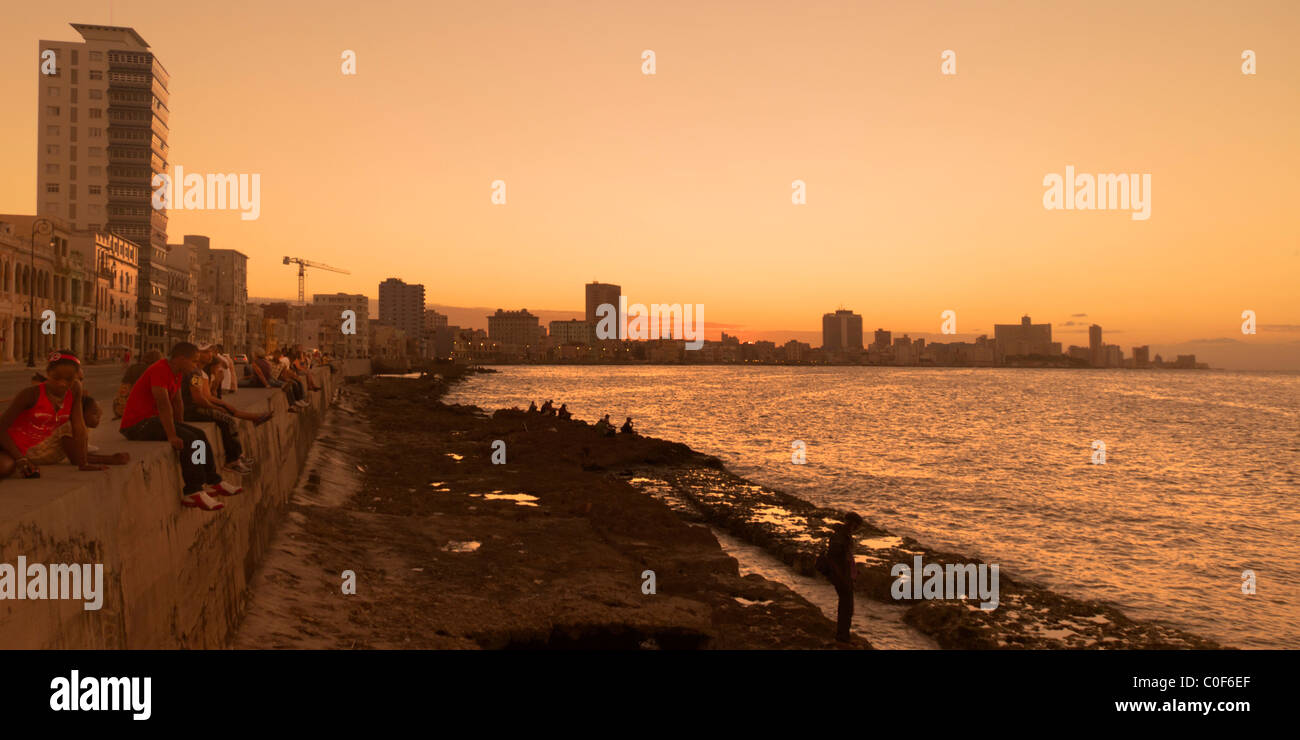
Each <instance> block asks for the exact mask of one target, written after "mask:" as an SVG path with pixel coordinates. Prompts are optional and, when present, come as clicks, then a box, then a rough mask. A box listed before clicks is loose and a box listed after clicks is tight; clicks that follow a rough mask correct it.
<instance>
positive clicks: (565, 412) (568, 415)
mask: <svg viewBox="0 0 1300 740" xmlns="http://www.w3.org/2000/svg"><path fill="white" fill-rule="evenodd" d="M555 415H556V416H558V417H560V418H561V419H572V418H573V412H571V411H569V405H568V404H567V403H562V404H560V410H559V411H557V412H555Z"/></svg>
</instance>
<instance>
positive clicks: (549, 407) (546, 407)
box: [539, 398, 555, 416]
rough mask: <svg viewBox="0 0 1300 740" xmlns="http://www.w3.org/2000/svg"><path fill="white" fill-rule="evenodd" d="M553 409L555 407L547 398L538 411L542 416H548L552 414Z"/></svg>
mask: <svg viewBox="0 0 1300 740" xmlns="http://www.w3.org/2000/svg"><path fill="white" fill-rule="evenodd" d="M554 409H555V405H554V404H552V403H551V399H549V398H548V399H546V402H545V403H543V404H542V408H541V409H539V411H541V412H542V416H550V415H551V414H552V413H553V412H554Z"/></svg>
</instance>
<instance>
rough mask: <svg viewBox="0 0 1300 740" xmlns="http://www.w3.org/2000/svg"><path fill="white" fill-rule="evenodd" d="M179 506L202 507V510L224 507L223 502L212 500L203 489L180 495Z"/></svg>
mask: <svg viewBox="0 0 1300 740" xmlns="http://www.w3.org/2000/svg"><path fill="white" fill-rule="evenodd" d="M181 506H185V507H188V508H191V509H203V510H204V511H219V510H221V509H224V508H226V505H225V504H223V503H221V502H220V501H214V500H213V499H212V497H211V496H209V495H208V494H207V493H205V492H203V491H195V492H194V493H191V494H189V495H188V496H182V497H181Z"/></svg>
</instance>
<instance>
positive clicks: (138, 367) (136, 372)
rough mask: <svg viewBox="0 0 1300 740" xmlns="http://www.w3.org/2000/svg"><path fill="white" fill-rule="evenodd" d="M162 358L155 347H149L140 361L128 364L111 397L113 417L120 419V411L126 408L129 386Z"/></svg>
mask: <svg viewBox="0 0 1300 740" xmlns="http://www.w3.org/2000/svg"><path fill="white" fill-rule="evenodd" d="M161 359H162V353H161V352H159V351H158V350H156V349H151V350H149V351H148V352H145V353H144V357H143V358H142V359H141V361H140V362H137V363H136V364H134V365H128V366H127V368H126V371H125V372H123V373H122V382H121V383H120V384H119V385H118V386H117V397H116V398H114V399H113V418H114V419H121V418H122V411H123V410H125V409H126V397H127V396H129V395H131V386H133V385H135V381H137V380H139V379H140V376H141V375H144V371H145V370H147V369H149V366H150V365H152V364H154V363H155V362H157V361H159V360H161Z"/></svg>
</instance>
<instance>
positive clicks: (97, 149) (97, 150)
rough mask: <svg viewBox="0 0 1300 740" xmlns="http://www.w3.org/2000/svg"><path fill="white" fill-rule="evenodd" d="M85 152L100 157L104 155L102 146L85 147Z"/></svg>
mask: <svg viewBox="0 0 1300 740" xmlns="http://www.w3.org/2000/svg"><path fill="white" fill-rule="evenodd" d="M86 154H87V155H88V156H91V157H102V156H104V147H102V146H92V147H87V148H86Z"/></svg>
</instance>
